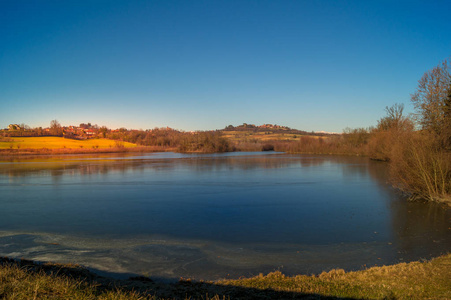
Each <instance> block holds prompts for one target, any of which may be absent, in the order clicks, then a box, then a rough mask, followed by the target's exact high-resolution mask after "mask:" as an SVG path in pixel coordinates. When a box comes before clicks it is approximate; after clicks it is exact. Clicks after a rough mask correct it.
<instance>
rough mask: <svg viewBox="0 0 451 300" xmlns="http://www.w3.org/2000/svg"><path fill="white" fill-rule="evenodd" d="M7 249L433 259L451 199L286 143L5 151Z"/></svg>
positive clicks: (301, 265)
mask: <svg viewBox="0 0 451 300" xmlns="http://www.w3.org/2000/svg"><path fill="white" fill-rule="evenodd" d="M0 205H1V210H0V256H8V257H15V258H27V259H33V260H37V261H54V262H60V263H67V262H73V263H78V264H82V265H84V266H86V267H88V268H90V269H93V270H95V271H97V272H99V273H101V274H108V275H112V276H116V277H127V276H129V275H131V274H140V275H145V276H151V277H153V278H161V279H177V278H180V277H190V278H194V279H207V280H214V279H220V278H238V277H240V276H245V277H248V276H253V275H258V274H259V273H268V272H271V271H274V270H280V271H282V272H283V273H285V274H288V275H294V274H300V273H302V274H311V273H320V272H321V271H323V270H330V269H332V268H343V269H345V270H358V269H362V268H365V267H368V266H374V265H384V264H393V263H398V262H408V261H411V260H421V259H430V258H431V257H434V256H438V255H440V254H444V253H447V252H448V251H449V250H450V249H451V234H450V233H451V212H450V209H448V208H445V207H443V206H440V205H437V204H433V203H421V202H409V201H407V200H406V199H405V198H403V197H402V196H401V195H400V194H399V193H397V192H396V190H394V189H393V188H391V186H390V185H389V184H388V183H387V166H386V164H385V163H380V162H374V161H370V160H368V159H366V158H359V157H337V156H312V155H289V154H283V153H268V152H261V153H260V152H259V153H226V154H202V155H199V154H175V153H155V154H135V155H118V154H114V155H96V156H87V155H75V156H61V157H52V158H43V157H40V158H30V159H18V158H15V159H11V160H5V159H3V160H2V161H0Z"/></svg>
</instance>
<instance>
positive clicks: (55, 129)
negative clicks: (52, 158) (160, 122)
mask: <svg viewBox="0 0 451 300" xmlns="http://www.w3.org/2000/svg"><path fill="white" fill-rule="evenodd" d="M50 134H52V135H55V136H62V135H63V129H62V127H61V124H60V123H59V122H58V121H57V120H52V121H51V122H50Z"/></svg>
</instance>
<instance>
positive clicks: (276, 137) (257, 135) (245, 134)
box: [222, 130, 318, 142]
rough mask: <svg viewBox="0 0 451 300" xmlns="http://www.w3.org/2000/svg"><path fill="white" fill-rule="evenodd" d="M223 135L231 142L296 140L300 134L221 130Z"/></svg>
mask: <svg viewBox="0 0 451 300" xmlns="http://www.w3.org/2000/svg"><path fill="white" fill-rule="evenodd" d="M222 134H223V136H224V137H225V138H227V139H229V140H230V141H232V142H237V141H240V142H245V141H261V142H266V141H298V140H299V138H300V137H301V136H302V135H300V134H293V133H279V132H270V131H267V132H253V131H250V130H249V131H223V132H222ZM312 137H314V138H318V137H317V136H312Z"/></svg>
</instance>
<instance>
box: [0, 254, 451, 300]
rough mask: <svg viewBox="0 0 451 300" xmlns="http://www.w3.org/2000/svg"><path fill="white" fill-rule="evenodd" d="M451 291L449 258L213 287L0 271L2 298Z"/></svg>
mask: <svg viewBox="0 0 451 300" xmlns="http://www.w3.org/2000/svg"><path fill="white" fill-rule="evenodd" d="M4 260H5V259H4ZM6 261H10V260H7V259H6ZM450 287H451V254H448V255H444V256H441V257H438V258H435V259H433V260H431V261H429V262H412V263H401V264H398V265H393V266H383V267H373V268H370V269H367V270H363V271H357V272H348V273H346V272H345V271H343V270H341V269H338V270H332V271H330V272H323V273H321V274H320V275H318V276H314V275H312V276H306V275H298V276H295V277H287V276H285V275H283V274H282V273H280V272H274V273H270V274H268V275H266V276H264V275H259V276H257V277H253V278H248V279H239V280H224V281H218V282H194V281H191V280H180V281H179V282H176V283H161V282H160V283H159V282H154V281H152V280H150V279H148V278H144V277H141V278H135V279H129V280H122V281H118V280H112V279H107V278H104V277H100V276H97V275H95V274H93V273H91V272H89V271H87V270H85V269H83V268H79V267H74V266H62V265H53V264H46V265H36V264H33V265H30V264H28V265H26V264H25V265H24V264H23V263H18V264H17V263H16V264H14V263H11V262H9V263H6V264H5V263H3V265H1V266H0V298H2V299H218V300H219V299H306V298H307V299H342V298H344V299H451V289H450Z"/></svg>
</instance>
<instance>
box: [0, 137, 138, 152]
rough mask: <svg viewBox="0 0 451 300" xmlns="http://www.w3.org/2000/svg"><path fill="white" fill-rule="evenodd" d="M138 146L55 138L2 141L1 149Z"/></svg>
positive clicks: (105, 140) (24, 138)
mask: <svg viewBox="0 0 451 300" xmlns="http://www.w3.org/2000/svg"><path fill="white" fill-rule="evenodd" d="M136 146H137V145H136V144H132V143H127V142H118V141H114V140H108V139H88V140H74V139H66V138H62V137H53V136H49V137H12V138H7V139H3V140H1V139H0V149H108V148H118V147H120V148H133V147H136Z"/></svg>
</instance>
